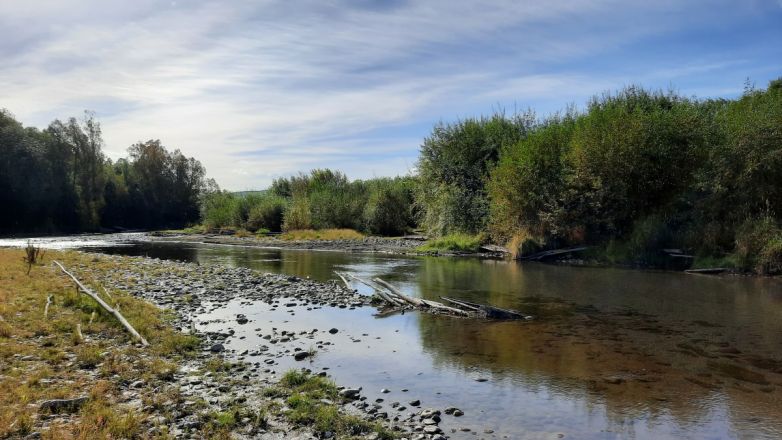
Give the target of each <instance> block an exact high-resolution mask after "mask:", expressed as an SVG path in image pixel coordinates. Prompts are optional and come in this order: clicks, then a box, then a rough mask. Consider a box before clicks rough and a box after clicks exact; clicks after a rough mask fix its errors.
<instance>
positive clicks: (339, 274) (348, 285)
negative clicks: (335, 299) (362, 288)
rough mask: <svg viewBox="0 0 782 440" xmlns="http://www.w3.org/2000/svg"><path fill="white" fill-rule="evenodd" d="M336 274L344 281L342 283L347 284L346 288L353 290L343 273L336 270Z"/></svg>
mask: <svg viewBox="0 0 782 440" xmlns="http://www.w3.org/2000/svg"><path fill="white" fill-rule="evenodd" d="M334 273H335V274H337V276H338V277H339V279H341V280H342V282H343V283H345V287H346V288H347V289H348V290H353V289H352V288H351V287H350V283H349V282H348V280H346V279H345V277H343V276H342V274H341V273H339V272H337V271H336V270H335V271H334Z"/></svg>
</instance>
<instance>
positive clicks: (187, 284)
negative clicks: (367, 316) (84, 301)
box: [77, 256, 463, 439]
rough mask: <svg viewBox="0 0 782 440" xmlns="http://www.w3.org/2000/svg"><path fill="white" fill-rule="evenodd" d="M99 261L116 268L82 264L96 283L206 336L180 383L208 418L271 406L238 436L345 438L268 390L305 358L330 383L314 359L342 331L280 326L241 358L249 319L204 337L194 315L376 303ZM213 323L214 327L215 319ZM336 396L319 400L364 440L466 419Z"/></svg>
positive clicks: (286, 283) (187, 267) (188, 424)
mask: <svg viewBox="0 0 782 440" xmlns="http://www.w3.org/2000/svg"><path fill="white" fill-rule="evenodd" d="M95 258H98V259H101V260H104V261H105V260H109V261H110V262H111V263H112V265H113V266H114V267H115V269H114V270H111V271H105V270H94V269H91V268H90V267H89V266H83V267H79V268H77V272H80V273H82V275H83V276H88V277H91V278H94V279H96V280H97V281H98V282H99V283H100V284H102V285H104V286H106V287H107V288H109V289H116V290H121V291H126V292H128V293H130V294H132V295H134V296H136V297H139V298H143V299H145V300H147V301H150V302H152V303H154V304H157V305H158V306H160V307H163V308H165V309H167V310H171V311H173V312H174V314H173V315H172V320H171V325H173V326H174V327H176V328H177V329H178V330H179V331H182V332H186V333H196V334H197V335H198V336H199V338H200V340H201V353H200V354H199V355H198V356H197V357H195V358H194V359H192V360H191V361H190V362H189V364H188V365H186V366H185V367H184V368H183V369H182V370H181V371H180V372H179V373H178V374H177V375H176V379H175V380H176V381H177V383H178V384H179V386H180V389H181V392H182V393H183V395H184V396H186V397H188V398H191V399H193V400H195V401H200V402H205V404H206V405H207V406H208V407H207V408H204V409H202V410H201V411H200V413H201V414H203V413H215V412H217V413H220V412H224V411H226V410H227V408H230V407H231V406H232V405H233V406H235V405H236V404H237V403H239V404H241V406H243V407H249V408H272V409H271V410H267V411H266V417H267V420H268V423H267V427H266V428H265V429H263V428H259V427H258V426H256V425H255V424H252V423H250V422H251V418H250V417H245V418H246V419H248V420H245V422H247V423H246V425H247V426H244V427H243V426H237V428H236V430H235V431H236V432H235V434H237V435H243V436H249V437H251V438H295V437H294V436H299V438H330V437H333V436H336V435H337V433H336V432H335V430H328V429H326V428H323V427H321V429H318V428H315V429H313V428H312V427H311V426H309V425H308V424H306V423H305V424H303V426H300V425H302V424H299V423H293V422H291V417H290V413H291V412H292V411H293V410H292V408H291V396H290V393H285V392H279V391H272V392H269V393H265V392H264V390H279V389H280V384H281V382H284V381H285V377H286V375H284V374H283V371H280V370H279V366H280V364H281V363H286V362H282V361H283V360H288V359H291V358H292V359H293V360H294V361H300V362H297V365H298V364H301V367H300V368H301V371H302V372H303V373H304V374H306V375H308V376H309V377H313V378H314V377H325V376H326V374H327V372H326V371H319V372H313V371H310V370H309V369H308V368H307V363H306V359H307V358H308V357H311V356H316V355H317V352H318V351H319V350H327V349H328V348H329V347H330V346H331V345H332V344H333V343H334V342H333V341H330V340H329V336H331V335H334V334H335V333H337V332H339V331H340V330H339V329H338V328H336V327H333V328H324V329H306V330H301V331H298V332H291V331H280V332H278V331H276V330H273V331H271V332H269V333H267V334H264V335H263V339H264V340H265V341H267V343H264V344H263V345H261V346H259V347H257V348H255V349H254V350H244V351H242V352H237V351H235V350H230V349H228V348H227V345H229V344H227V341H228V340H230V339H232V338H234V337H235V335H236V330H237V328H238V326H244V325H248V318H247V317H246V316H245V315H244V314H236V315H235V316H233V317H232V319H230V320H224V321H222V322H220V323H219V324H220V327H221V330H219V331H205V332H201V331H200V330H199V328H200V327H201V326H202V325H203V324H206V323H204V322H198V323H196V322H194V318H195V317H196V316H199V315H200V316H203V315H204V314H207V313H209V312H210V311H212V310H215V309H217V308H220V307H222V306H223V305H224V304H226V303H227V302H229V301H237V300H238V301H241V302H242V303H247V304H249V303H265V304H269V305H270V306H271V308H272V309H275V308H290V307H294V306H297V307H306V308H307V309H317V308H321V307H337V308H360V307H365V306H368V305H369V304H370V302H371V298H370V297H367V296H364V295H360V294H358V293H357V292H356V291H354V290H349V289H347V288H346V287H345V286H343V285H341V284H338V283H336V282H330V283H319V282H314V281H311V280H307V279H301V278H298V277H293V276H285V275H275V274H259V273H256V272H254V271H252V270H249V269H244V268H228V267H221V266H199V265H197V264H192V263H183V262H174V261H162V260H155V259H148V258H131V257H118V256H96V257H95ZM208 324H212V325H211V326H210V327H214V324H215V322H214V321H212V322H209V323H208ZM256 330H260V329H256ZM300 341H306V342H307V343H308V344H309V345H310V346H311V347H312V348H310V349H303V348H301V344H300ZM289 363H290V362H287V364H289ZM215 365H218V367H215ZM197 372H205V373H203V374H198V373H197ZM347 385H350V384H347ZM289 388H290V387H289ZM327 388H328V387H327ZM283 389H284V387H283ZM333 391H334V392H335V393H336V394H335V395H332V396H327V398H320V399H318V402H320V405H326V406H333V407H334V408H336V411H339V412H340V413H343V414H345V415H348V416H349V417H357V418H359V419H360V420H363V421H365V422H368V423H370V424H369V425H365V426H364V428H363V429H365V431H366V432H361V429H359V430H357V431H356V432H355V433H354V434H355V436H357V437H361V438H392V437H395V438H408V439H445V438H448V436H447V434H446V433H445V432H443V430H442V429H441V427H440V426H439V424H440V421H441V417H459V416H461V415H462V414H463V411H462V410H461V409H459V408H453V407H450V408H425V407H422V406H421V402H420V399H417V398H413V397H412V396H411V398H410V399H409V401H406V402H383V399H377V400H375V401H372V402H370V401H368V400H367V399H366V398H365V397H363V396H362V392H361V389H359V388H351V387H349V386H348V387H337V388H336V389H335V390H333ZM286 396H287V397H286ZM202 419H203V417H201V416H199V415H198V414H190V415H186V416H183V417H181V418H179V419H177V420H176V422H175V424H174V425H173V426H171V432H172V433H173V434H175V436H187V435H188V433H191V432H194V430H197V429H198V428H199V427H200V423H199V421H200V420H202ZM238 425H241V424H238Z"/></svg>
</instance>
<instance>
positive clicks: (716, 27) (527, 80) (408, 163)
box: [0, 0, 782, 190]
mask: <svg viewBox="0 0 782 440" xmlns="http://www.w3.org/2000/svg"><path fill="white" fill-rule="evenodd" d="M0 59H2V62H0V107H5V108H7V109H8V110H10V111H11V112H12V113H13V114H14V115H15V116H16V117H17V118H18V119H19V120H21V121H22V122H23V123H25V124H27V125H34V126H38V127H41V128H43V127H45V126H46V125H47V124H48V123H49V122H50V121H51V120H53V119H55V118H66V117H69V116H78V115H81V114H82V112H83V111H84V110H85V109H89V110H92V111H95V112H96V114H97V116H98V118H99V120H100V121H101V123H102V126H103V131H104V139H105V140H106V147H105V150H106V152H107V154H108V155H109V156H110V157H112V158H117V157H120V156H124V155H125V151H126V149H127V147H128V146H130V145H131V144H132V143H134V142H136V141H139V140H147V139H161V140H162V141H163V143H164V144H165V145H166V146H167V147H169V148H170V149H173V148H179V149H181V150H182V151H183V152H184V153H185V154H187V155H192V156H195V157H196V158H198V159H199V160H201V161H202V162H203V163H204V165H206V167H207V170H208V172H209V175H210V176H212V177H215V178H216V179H217V181H218V183H220V185H221V186H222V187H224V188H227V189H231V190H245V189H256V188H263V187H265V186H267V185H268V184H269V183H270V182H271V180H272V179H273V178H274V177H278V176H284V175H290V174H292V173H295V172H297V171H300V170H308V169H311V168H317V167H331V168H338V169H341V170H344V171H345V172H346V173H347V174H348V176H350V177H351V178H368V177H373V176H388V175H397V174H407V173H409V172H412V171H414V169H415V161H416V157H417V153H418V148H419V145H420V144H421V141H422V139H423V138H424V137H425V136H426V135H427V134H428V133H429V131H430V130H431V127H432V125H433V124H435V123H436V122H438V121H453V120H456V119H458V118H463V117H468V116H477V115H481V114H490V113H491V112H492V111H494V110H495V109H500V108H502V109H505V110H506V111H508V112H512V111H513V109H526V108H528V107H529V108H533V109H535V110H536V111H537V112H538V114H539V115H545V114H547V113H550V112H553V111H557V110H559V109H561V108H563V107H564V106H566V105H568V104H576V105H582V104H583V103H584V102H585V101H586V100H587V99H588V98H589V97H590V96H592V95H594V94H599V93H602V92H603V91H607V90H616V89H617V88H621V87H623V86H625V85H628V84H640V85H643V86H645V87H649V88H664V89H668V88H674V89H675V90H677V91H679V92H680V93H682V94H685V95H688V96H697V97H702V98H706V97H735V96H737V95H738V94H740V93H741V91H742V90H743V87H744V83H745V80H746V79H747V78H749V79H750V80H751V81H752V82H754V83H755V84H756V85H757V86H758V87H765V85H766V84H767V83H768V81H769V80H770V79H773V78H777V77H780V76H782V0H749V1H721V0H715V1H706V0H703V1H697V0H696V1H681V0H676V1H673V0H659V1H655V2H649V1H613V0H597V1H579V0H573V1H561V0H550V1H546V2H540V1H534V2H533V1H526V2H525V1H481V2H478V1H463V0H449V1H425V0H419V1H412V0H410V1H407V0H389V1H379V0H375V1H371V0H367V1H361V0H344V1H334V0H332V1H329V0H320V1H297V0H288V1H271V0H269V1H245V2H237V1H222V2H214V1H184V0H177V1H166V2H162V1H156V0H136V1H133V2H128V1H121V2H120V1H117V2H113V1H105V0H103V1H98V0H83V1H68V2H65V1H61V0H26V1H20V2H17V1H3V2H1V3H0Z"/></svg>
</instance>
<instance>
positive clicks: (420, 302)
mask: <svg viewBox="0 0 782 440" xmlns="http://www.w3.org/2000/svg"><path fill="white" fill-rule="evenodd" d="M345 275H346V276H348V277H350V278H352V279H354V280H356V281H358V282H360V283H362V284H365V285H367V286H369V287H371V288H372V289H373V290H374V291H375V292H376V293H377V296H378V297H379V298H380V299H382V300H383V301H385V303H386V305H387V306H388V307H389V308H387V309H384V310H381V311H380V312H379V313H378V314H377V315H376V316H377V317H385V316H390V315H393V314H396V313H400V312H401V313H404V312H405V310H409V309H416V310H422V311H427V312H431V313H441V314H448V315H456V316H464V317H468V318H489V319H529V318H530V317H529V316H525V315H522V314H521V313H518V312H516V311H515V310H506V309H500V308H497V307H492V306H486V305H482V304H475V303H470V302H467V301H461V300H453V299H451V298H443V299H444V300H447V301H449V302H451V303H452V304H454V305H456V306H459V307H460V308H457V307H451V306H447V305H445V304H443V303H440V302H437V301H432V300H428V299H422V298H415V297H411V296H408V295H405V294H404V293H403V292H402V291H400V290H399V289H397V288H396V287H394V286H393V285H391V283H388V282H387V281H384V280H382V279H380V278H373V279H372V281H371V282H370V281H366V280H362V279H361V278H359V277H357V276H355V275H353V274H350V273H347V274H345Z"/></svg>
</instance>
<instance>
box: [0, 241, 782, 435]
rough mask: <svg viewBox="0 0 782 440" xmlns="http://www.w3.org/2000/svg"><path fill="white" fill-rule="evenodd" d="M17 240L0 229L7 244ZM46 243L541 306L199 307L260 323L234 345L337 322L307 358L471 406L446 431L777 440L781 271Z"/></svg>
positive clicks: (366, 383) (348, 375) (348, 380)
mask: <svg viewBox="0 0 782 440" xmlns="http://www.w3.org/2000/svg"><path fill="white" fill-rule="evenodd" d="M21 243H22V242H21V241H12V240H0V246H6V245H19V244H21ZM41 243H42V244H43V245H44V246H48V247H57V248H67V247H75V248H79V249H83V250H86V251H89V252H102V253H109V254H123V255H144V256H149V257H154V258H161V259H176V260H186V261H193V262H199V263H200V264H224V265H230V266H242V267H249V268H253V269H257V270H259V271H262V272H276V273H285V274H291V275H297V276H300V277H310V278H312V279H316V280H321V281H328V280H334V279H336V278H337V277H336V276H335V275H334V273H333V272H334V271H335V270H339V271H345V272H350V273H353V274H356V275H357V276H359V277H362V278H371V277H375V276H379V277H381V278H383V279H385V280H387V281H389V282H391V283H392V284H394V285H396V286H397V287H399V288H400V289H401V290H403V291H405V292H407V293H409V294H412V295H416V296H420V297H424V298H428V299H438V297H439V296H441V295H447V296H451V297H457V298H462V299H466V300H470V301H475V302H482V303H490V304H493V305H496V306H499V307H504V308H511V309H517V310H520V311H522V312H525V313H529V314H532V315H534V316H535V317H536V319H534V320H533V321H524V322H521V321H518V322H488V321H482V320H469V319H461V318H452V317H445V316H432V315H428V314H421V313H406V314H397V315H391V316H387V317H383V318H379V317H375V316H373V312H374V310H373V309H367V308H358V309H356V310H348V309H338V308H328V307H327V308H323V309H315V310H308V309H306V308H304V307H301V308H298V309H295V310H287V309H286V310H283V309H276V310H272V309H271V308H269V306H268V305H262V304H247V303H242V304H240V303H239V302H238V301H236V302H231V303H228V304H225V305H223V306H222V307H220V308H218V309H216V310H213V311H210V312H209V313H208V314H205V315H203V316H199V317H198V320H199V322H201V323H202V324H201V328H202V329H206V330H210V329H216V328H219V324H213V323H211V322H212V321H214V320H215V319H220V318H230V317H232V316H235V314H236V313H237V312H239V311H240V312H241V313H243V314H246V315H247V316H248V317H249V318H250V319H251V320H252V326H251V327H252V328H251V327H246V328H243V330H240V331H238V332H237V334H236V335H235V336H236V337H235V338H233V339H231V341H230V342H229V343H228V344H229V347H230V348H234V349H237V350H243V349H252V347H257V346H258V345H259V344H260V343H262V342H263V341H261V340H260V338H258V336H257V335H256V333H258V331H260V332H261V333H267V330H269V329H270V328H272V327H275V328H277V329H278V330H291V331H301V330H306V329H309V328H321V329H323V328H330V327H336V328H338V329H339V330H340V333H339V334H338V335H337V336H336V337H337V338H342V339H341V340H339V341H338V342H339V343H335V344H334V345H333V346H332V347H330V348H329V349H328V350H325V351H324V352H323V353H319V354H318V356H316V357H315V359H314V360H313V362H312V364H311V365H310V368H313V369H319V368H328V369H329V370H328V372H329V374H330V375H332V376H333V377H334V379H335V380H336V381H337V382H338V383H340V384H345V385H351V386H362V387H364V390H365V392H364V394H365V395H366V396H368V397H369V398H370V399H372V400H374V399H380V398H382V399H385V400H386V401H387V402H392V401H399V402H401V403H402V405H406V404H407V403H408V401H409V400H412V399H420V400H421V401H422V406H423V407H436V408H441V409H442V408H445V407H448V406H455V407H459V408H461V409H462V410H464V412H465V415H464V416H463V417H460V418H458V419H454V418H451V419H448V421H447V422H446V421H444V422H443V425H441V426H442V427H443V429H446V430H447V432H448V433H449V435H451V436H452V438H476V437H477V438H513V439H524V438H529V439H536V438H563V437H564V438H579V439H614V438H637V439H666V438H699V439H700V438H702V439H723V438H726V439H733V438H748V439H749V438H753V439H754V438H768V439H772V438H774V439H776V438H782V281H781V280H778V279H767V278H755V277H739V276H724V277H715V276H700V275H688V274H684V273H676V272H662V271H661V272H653V271H638V270H625V269H611V268H586V267H568V266H556V265H546V264H539V263H524V264H519V263H516V262H512V261H504V260H487V259H477V258H446V257H404V256H395V255H386V254H369V253H345V252H327V251H305V250H281V249H261V248H254V247H239V246H223V245H211V244H197V243H181V242H163V241H147V240H145V239H144V236H143V235H128V236H124V237H122V239H119V240H117V239H114V238H111V239H108V240H107V239H106V238H102V237H100V236H97V237H81V238H79V239H76V240H74V239H73V238H71V237H64V238H53V239H44V240H41ZM355 287H356V288H358V289H359V290H362V289H363V287H362V286H358V285H357V286H355ZM362 291H363V292H365V293H367V294H369V293H370V292H368V291H365V290H362ZM215 326H218V327H215ZM242 337H244V338H242ZM304 348H306V347H304ZM292 366H294V362H293V361H291V362H290V365H282V367H292ZM383 388H386V389H388V390H390V392H389V393H387V394H385V393H381V392H380V390H381V389H383ZM403 390H408V391H403ZM461 428H469V429H471V431H461ZM452 431H455V432H452ZM488 431H493V432H488Z"/></svg>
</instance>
